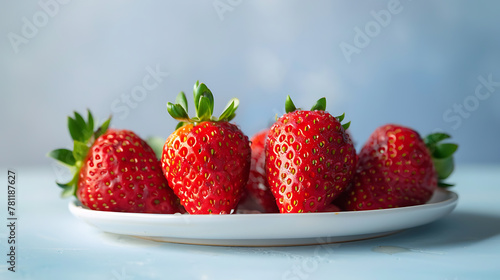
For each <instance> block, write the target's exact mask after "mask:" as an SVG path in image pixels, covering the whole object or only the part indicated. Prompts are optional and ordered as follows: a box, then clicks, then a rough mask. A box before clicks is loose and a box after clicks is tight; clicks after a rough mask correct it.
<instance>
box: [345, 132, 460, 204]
mask: <svg viewBox="0 0 500 280" xmlns="http://www.w3.org/2000/svg"><path fill="white" fill-rule="evenodd" d="M449 137H450V136H449V135H447V134H442V133H436V134H432V135H429V136H428V137H427V138H425V139H422V138H421V137H420V135H419V134H418V133H417V132H416V131H415V130H413V129H410V128H407V127H404V126H400V125H394V124H388V125H384V126H381V127H379V128H377V129H376V130H375V131H374V132H373V134H372V135H371V136H370V137H369V139H368V141H367V142H366V144H365V145H364V146H363V148H362V149H361V152H360V153H359V162H358V167H357V172H356V175H355V178H354V182H353V186H352V188H351V189H350V190H349V191H348V192H346V194H345V195H344V196H343V197H342V198H340V199H339V202H338V203H339V204H340V205H342V207H343V208H344V209H345V210H372V209H385V208H393V207H404V206H411V205H418V204H424V203H426V202H427V201H428V200H429V199H430V198H431V196H432V194H433V192H434V190H435V189H436V188H437V187H438V180H442V179H445V178H447V177H448V176H449V175H450V174H451V172H452V171H453V157H452V155H453V153H454V152H455V151H456V149H457V148H458V146H457V145H456V144H450V143H439V142H440V141H442V140H444V139H447V138H449ZM441 185H442V186H450V185H446V184H441Z"/></svg>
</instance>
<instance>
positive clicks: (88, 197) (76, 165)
mask: <svg viewBox="0 0 500 280" xmlns="http://www.w3.org/2000/svg"><path fill="white" fill-rule="evenodd" d="M109 122H110V119H108V120H106V121H105V122H104V124H103V125H102V126H101V127H99V128H98V129H97V130H96V131H95V132H94V120H93V117H92V114H91V112H90V111H89V112H88V121H87V122H85V120H84V119H83V118H82V116H81V115H80V114H78V113H77V112H75V118H74V119H73V118H71V117H69V118H68V127H69V131H70V134H71V137H72V138H73V140H74V149H73V151H70V150H67V149H57V150H54V151H52V152H51V153H50V154H49V156H51V157H53V158H54V159H56V160H58V161H59V162H61V163H63V164H65V165H68V166H70V167H71V168H72V169H73V170H74V176H73V179H72V180H71V181H70V182H68V183H66V184H59V183H58V185H59V186H60V187H62V188H63V189H64V190H63V196H71V195H75V196H77V198H78V199H79V200H80V202H81V203H82V204H83V205H85V206H87V207H89V208H90V209H93V210H101V211H115V212H140V213H142V212H144V213H170V214H171V213H175V212H179V211H180V209H179V203H178V199H177V197H175V195H174V194H173V192H172V190H171V189H170V188H169V187H168V185H167V181H166V180H165V178H164V177H163V174H162V172H161V166H160V162H159V161H158V159H157V158H156V157H155V154H154V152H153V150H152V149H151V148H150V147H149V146H148V144H147V143H146V142H144V141H143V140H142V139H141V138H139V137H138V136H137V135H136V134H135V133H133V132H132V131H129V130H115V129H109V130H108V129H107V128H108V126H109ZM94 140H95V141H94Z"/></svg>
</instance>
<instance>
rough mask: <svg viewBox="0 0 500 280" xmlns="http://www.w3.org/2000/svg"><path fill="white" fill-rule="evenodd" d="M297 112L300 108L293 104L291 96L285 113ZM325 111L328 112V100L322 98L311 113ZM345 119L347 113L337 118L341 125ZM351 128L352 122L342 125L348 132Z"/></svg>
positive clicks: (286, 103) (286, 102)
mask: <svg viewBox="0 0 500 280" xmlns="http://www.w3.org/2000/svg"><path fill="white" fill-rule="evenodd" d="M296 110H300V108H299V109H297V108H296V107H295V104H293V101H292V98H291V97H290V95H287V96H286V101H285V111H286V112H287V113H291V112H293V111H296ZM325 110H326V98H325V97H322V98H320V99H318V101H316V104H314V105H313V106H312V107H311V110H310V111H325ZM344 117H345V113H343V114H342V115H340V116H336V117H335V118H336V119H337V120H338V121H339V122H340V123H342V121H343V120H344ZM349 126H351V122H347V123H345V124H342V127H343V128H344V130H347V129H348V128H349Z"/></svg>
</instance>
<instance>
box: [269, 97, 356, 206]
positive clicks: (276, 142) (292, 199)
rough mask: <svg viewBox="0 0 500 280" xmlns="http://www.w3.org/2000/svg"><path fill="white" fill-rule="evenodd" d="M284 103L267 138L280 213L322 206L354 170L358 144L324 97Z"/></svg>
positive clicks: (333, 196) (339, 189) (340, 191)
mask: <svg viewBox="0 0 500 280" xmlns="http://www.w3.org/2000/svg"><path fill="white" fill-rule="evenodd" d="M285 108H286V112H287V113H286V114H285V115H283V116H282V117H281V118H279V119H278V120H277V121H276V123H275V124H274V125H273V126H272V127H271V129H270V130H269V135H268V139H267V142H266V173H267V179H268V182H269V186H270V187H271V191H272V192H273V195H274V197H275V198H276V200H277V203H278V207H279V209H280V212H281V213H301V212H318V211H319V212H321V211H323V210H324V209H325V208H326V207H327V206H328V205H329V204H330V203H331V202H332V200H333V199H335V198H336V197H337V196H339V195H340V194H341V193H342V192H343V191H344V190H345V189H346V187H347V185H348V184H349V183H350V181H351V179H352V177H353V176H354V171H355V166H356V150H355V149H354V146H353V145H352V142H351V139H350V137H349V135H348V134H347V133H346V132H345V130H346V129H347V128H348V126H349V124H350V123H347V124H345V125H342V124H341V122H342V120H343V118H344V115H342V116H339V117H333V116H332V115H330V114H329V113H328V112H325V111H324V110H325V108H326V99H325V98H322V99H320V100H318V102H317V103H316V105H314V106H313V108H312V109H311V110H310V111H304V110H296V108H295V105H294V104H293V102H292V100H291V99H290V97H289V96H288V97H287V101H286V103H285Z"/></svg>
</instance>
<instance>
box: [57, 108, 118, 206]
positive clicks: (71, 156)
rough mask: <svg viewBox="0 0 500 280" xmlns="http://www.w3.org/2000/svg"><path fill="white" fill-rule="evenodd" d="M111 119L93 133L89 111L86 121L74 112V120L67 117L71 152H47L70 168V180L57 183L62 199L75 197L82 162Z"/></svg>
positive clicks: (92, 121) (61, 150) (91, 117)
mask: <svg viewBox="0 0 500 280" xmlns="http://www.w3.org/2000/svg"><path fill="white" fill-rule="evenodd" d="M110 121H111V117H110V118H108V119H107V120H106V121H104V123H103V124H102V125H101V126H100V127H99V128H97V129H96V130H95V131H94V117H93V116H92V113H91V112H90V110H88V113H87V121H85V119H84V118H83V117H82V115H80V114H79V113H77V112H74V118H72V117H68V129H69V132H70V135H71V138H72V139H73V151H71V150H68V149H56V150H53V151H51V152H49V154H48V156H49V157H51V158H53V159H55V160H57V161H58V162H60V163H61V164H64V165H66V166H68V167H70V168H71V171H72V173H73V177H72V179H71V180H70V181H69V182H67V183H57V185H58V186H59V187H61V188H62V189H63V192H62V194H61V196H62V197H67V196H72V195H74V196H76V187H77V186H76V185H77V183H78V175H79V173H80V169H81V168H82V164H83V161H84V160H85V157H86V156H87V153H88V151H89V147H90V146H92V144H93V143H94V141H95V139H97V138H98V137H99V136H101V135H102V134H104V133H105V132H106V130H107V129H108V127H109V123H110Z"/></svg>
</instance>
